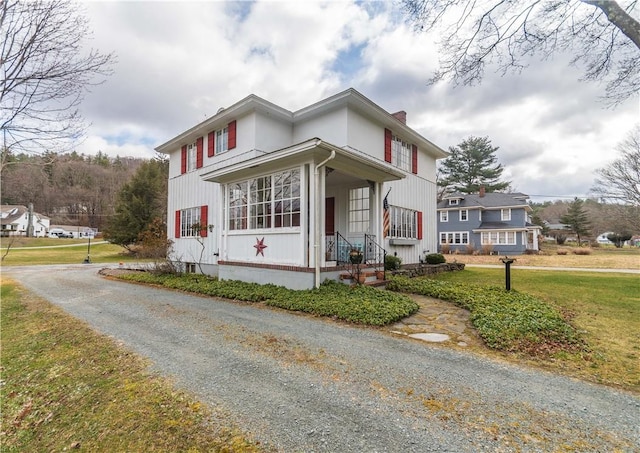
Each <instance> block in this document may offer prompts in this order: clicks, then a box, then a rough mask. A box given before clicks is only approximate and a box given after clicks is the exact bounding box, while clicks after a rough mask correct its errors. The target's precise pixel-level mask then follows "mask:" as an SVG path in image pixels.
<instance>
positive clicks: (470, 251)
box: [466, 242, 476, 255]
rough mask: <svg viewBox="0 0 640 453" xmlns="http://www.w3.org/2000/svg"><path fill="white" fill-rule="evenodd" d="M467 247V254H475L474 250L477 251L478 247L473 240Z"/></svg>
mask: <svg viewBox="0 0 640 453" xmlns="http://www.w3.org/2000/svg"><path fill="white" fill-rule="evenodd" d="M466 249H467V255H473V254H474V252H475V251H476V247H475V245H473V242H470V243H469V244H467V245H466Z"/></svg>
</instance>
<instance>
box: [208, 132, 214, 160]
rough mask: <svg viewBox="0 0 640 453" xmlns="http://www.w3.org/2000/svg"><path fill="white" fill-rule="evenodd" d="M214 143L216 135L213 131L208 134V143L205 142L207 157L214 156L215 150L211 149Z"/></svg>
mask: <svg viewBox="0 0 640 453" xmlns="http://www.w3.org/2000/svg"><path fill="white" fill-rule="evenodd" d="M215 142H216V133H215V131H213V132H209V136H208V141H207V156H209V157H213V156H215V154H216V150H215V149H214V148H213V147H214V146H215Z"/></svg>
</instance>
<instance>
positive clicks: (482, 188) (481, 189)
mask: <svg viewBox="0 0 640 453" xmlns="http://www.w3.org/2000/svg"><path fill="white" fill-rule="evenodd" d="M484 194H485V188H484V186H480V190H479V192H478V195H479V196H480V198H483V197H484Z"/></svg>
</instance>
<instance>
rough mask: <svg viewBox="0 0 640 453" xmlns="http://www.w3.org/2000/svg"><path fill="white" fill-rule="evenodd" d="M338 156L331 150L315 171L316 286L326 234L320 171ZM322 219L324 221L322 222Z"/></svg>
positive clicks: (314, 257)
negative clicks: (323, 232) (324, 232)
mask: <svg viewBox="0 0 640 453" xmlns="http://www.w3.org/2000/svg"><path fill="white" fill-rule="evenodd" d="M334 157H336V152H335V150H331V154H330V155H329V157H327V158H326V159H325V160H323V161H322V162H320V163H319V164H318V165H316V167H315V171H314V177H313V180H314V184H313V185H314V187H313V196H312V197H311V200H312V203H313V204H314V209H310V211H311V212H313V213H314V215H313V219H312V225H313V231H314V244H313V262H314V263H315V285H314V286H315V287H316V288H319V287H320V265H321V262H320V257H321V256H324V254H323V253H321V249H320V247H321V246H322V245H323V244H324V235H323V234H321V231H324V215H322V212H323V209H324V192H325V191H324V185H325V172H324V170H323V171H320V170H321V169H322V168H324V165H325V164H326V163H327V162H329V161H330V160H331V159H333V158H334ZM321 221H322V223H321Z"/></svg>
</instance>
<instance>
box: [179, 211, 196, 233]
mask: <svg viewBox="0 0 640 453" xmlns="http://www.w3.org/2000/svg"><path fill="white" fill-rule="evenodd" d="M200 229H201V228H200V207H197V208H187V209H183V210H181V211H180V237H183V238H184V237H196V236H199V235H200Z"/></svg>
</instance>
